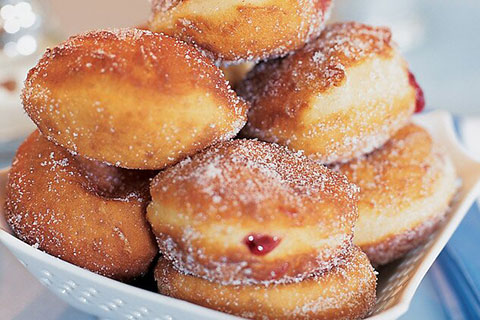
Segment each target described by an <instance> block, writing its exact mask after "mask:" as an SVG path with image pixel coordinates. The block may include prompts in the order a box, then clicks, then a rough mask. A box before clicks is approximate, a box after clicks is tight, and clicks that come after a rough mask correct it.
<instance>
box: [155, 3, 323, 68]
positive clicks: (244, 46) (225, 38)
mask: <svg viewBox="0 0 480 320" xmlns="http://www.w3.org/2000/svg"><path fill="white" fill-rule="evenodd" d="M331 2H332V1H331V0H263V1H253V0H228V1H214V0H189V1H183V0H173V1H171V0H169V1H167V0H154V1H152V11H153V13H152V18H151V19H150V28H151V29H152V30H154V31H157V32H164V33H165V34H168V35H172V36H175V37H177V38H180V39H182V40H185V41H188V42H191V43H194V44H197V45H198V46H200V47H202V48H204V49H207V50H208V51H209V52H211V53H212V54H213V56H214V57H215V58H217V59H221V60H223V61H242V60H258V59H266V58H272V57H276V56H282V55H285V54H287V53H289V52H291V51H293V50H296V49H299V48H301V47H302V46H303V45H305V43H306V42H308V41H310V40H312V39H314V38H316V37H317V36H318V35H319V34H320V32H321V30H322V28H323V25H324V23H325V20H326V19H327V18H328V15H329V13H330V8H331Z"/></svg>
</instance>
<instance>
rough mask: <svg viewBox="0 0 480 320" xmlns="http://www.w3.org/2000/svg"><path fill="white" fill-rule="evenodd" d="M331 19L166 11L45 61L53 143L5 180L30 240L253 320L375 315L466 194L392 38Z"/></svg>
mask: <svg viewBox="0 0 480 320" xmlns="http://www.w3.org/2000/svg"><path fill="white" fill-rule="evenodd" d="M331 6H332V1H331V0H282V1H272V0H266V1H261V2H258V1H257V2H253V1H244V0H242V1H237V0H229V1H223V2H219V1H211V0H207V1H205V0H202V1H200V0H190V1H181V0H176V1H165V0H157V1H152V8H153V10H152V17H151V20H150V22H149V25H148V28H144V27H142V28H141V29H140V28H127V29H115V30H100V31H92V32H88V33H85V34H81V35H77V36H73V37H71V38H70V39H68V40H67V41H65V42H64V43H62V44H60V45H58V46H56V47H54V48H52V49H48V50H47V52H46V53H45V55H44V56H43V57H42V58H41V59H40V61H39V62H38V64H37V65H36V66H35V67H34V68H33V69H32V70H30V72H29V73H28V76H27V80H26V82H25V89H24V91H23V95H22V99H23V104H24V108H25V111H26V112H27V114H28V115H29V116H30V118H31V119H32V120H33V121H34V123H35V124H36V125H37V127H38V130H36V131H35V132H34V133H32V135H31V136H30V137H28V138H27V139H26V140H25V142H24V143H23V144H22V145H21V146H20V148H19V149H18V152H17V154H16V156H15V158H14V160H13V163H12V168H11V170H10V174H9V181H8V185H7V199H6V217H7V220H8V222H9V224H10V226H11V227H12V230H13V231H14V233H15V234H16V235H17V237H18V238H20V239H21V240H23V241H25V242H26V243H28V244H30V245H32V246H35V247H36V248H38V249H40V250H43V251H45V252H47V253H49V254H51V255H54V256H56V257H59V258H61V259H64V260H66V261H68V262H70V263H73V264H75V265H77V266H80V267H83V268H86V269H88V270H91V271H93V272H96V273H99V274H101V275H104V276H108V277H111V278H113V279H117V280H120V281H127V282H128V281H131V280H133V279H135V278H138V277H142V276H143V275H144V274H146V273H147V272H148V271H149V270H151V269H152V268H153V267H154V275H155V279H156V282H157V285H158V291H159V292H160V293H161V294H164V295H168V296H171V297H175V298H179V299H183V300H186V301H190V302H192V303H195V304H199V305H202V306H205V307H208V308H212V309H215V310H219V311H223V312H226V313H230V314H233V315H238V316H242V317H245V318H253V319H358V318H362V317H365V316H366V315H368V314H369V312H370V311H371V309H372V307H373V306H374V304H375V289H376V273H375V271H374V268H373V266H372V264H373V265H374V266H379V265H383V264H386V263H388V262H390V261H393V260H395V259H398V258H400V257H402V256H403V255H405V254H406V253H407V252H409V251H410V250H411V249H413V248H415V247H417V246H418V245H420V244H421V243H422V242H424V241H425V240H426V239H427V238H428V237H429V235H430V234H431V233H432V232H434V231H435V229H436V228H437V227H438V226H439V225H440V224H441V221H442V219H443V218H444V216H445V213H446V212H447V209H448V206H449V203H450V201H451V199H452V198H453V196H454V194H455V191H456V174H455V170H454V167H453V165H452V162H451V160H450V159H449V158H448V156H447V155H446V153H445V152H444V151H443V150H442V149H441V146H439V145H437V144H436V143H435V141H433V139H432V138H431V137H430V135H429V133H428V132H427V131H426V130H424V129H422V128H421V127H419V126H417V125H415V124H413V123H412V122H411V117H412V115H413V114H414V113H415V112H420V111H422V109H423V108H424V105H425V100H424V96H423V92H422V89H421V88H420V86H419V85H418V84H417V82H416V80H415V77H414V76H413V74H412V73H411V72H410V71H409V68H408V65H407V63H406V62H405V60H404V59H403V57H402V56H401V54H400V53H399V50H398V49H397V48H396V47H395V44H394V43H393V42H392V36H391V33H390V31H389V30H388V29H386V28H379V27H372V26H367V25H363V24H359V23H355V22H349V23H334V24H330V25H326V24H325V22H326V19H327V18H328V15H329V13H330V9H331ZM147 29H150V30H151V31H150V30H147ZM222 70H223V71H225V73H226V75H225V74H224V72H223V71H222ZM232 86H233V87H234V89H235V91H234V90H233V89H232Z"/></svg>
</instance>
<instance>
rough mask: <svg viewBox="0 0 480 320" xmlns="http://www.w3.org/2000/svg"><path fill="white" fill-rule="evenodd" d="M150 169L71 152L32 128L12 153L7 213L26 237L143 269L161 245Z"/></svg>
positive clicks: (59, 252)
mask: <svg viewBox="0 0 480 320" xmlns="http://www.w3.org/2000/svg"><path fill="white" fill-rule="evenodd" d="M86 170H89V171H86ZM153 174H154V173H153V172H149V171H137V170H126V169H119V168H115V167H108V166H106V165H104V164H101V163H97V162H91V161H89V160H85V159H81V158H79V157H78V156H72V155H71V154H70V153H69V152H68V151H66V150H64V149H63V148H60V147H58V146H56V145H55V144H53V143H52V142H49V141H47V140H46V139H45V138H44V137H42V136H41V135H40V134H39V132H38V131H35V132H34V133H33V134H32V135H30V137H28V138H27V139H26V140H25V142H24V143H23V144H22V145H21V146H20V148H19V149H18V151H17V154H16V157H15V159H14V160H13V164H12V168H11V169H10V173H9V178H8V184H7V200H6V218H7V221H8V223H9V224H10V226H11V228H12V230H13V231H14V233H15V234H16V235H17V237H18V238H20V239H21V240H22V241H24V242H26V243H28V244H30V245H32V246H34V247H36V248H38V249H40V250H42V251H45V252H47V253H49V254H51V255H53V256H56V257H59V258H61V259H63V260H66V261H68V262H70V263H73V264H75V265H77V266H80V267H83V268H86V269H89V270H91V271H93V272H96V273H99V274H101V275H104V276H108V277H111V278H115V279H119V280H130V279H133V278H135V277H138V276H141V275H143V274H144V273H145V272H146V271H147V269H148V267H149V266H150V263H151V262H152V260H153V259H154V257H155V256H156V254H157V252H158V249H157V246H156V245H155V240H154V237H153V235H152V233H151V231H150V227H149V225H148V223H147V221H146V219H145V207H146V204H147V201H148V200H149V193H148V185H149V181H150V179H151V177H152V176H153Z"/></svg>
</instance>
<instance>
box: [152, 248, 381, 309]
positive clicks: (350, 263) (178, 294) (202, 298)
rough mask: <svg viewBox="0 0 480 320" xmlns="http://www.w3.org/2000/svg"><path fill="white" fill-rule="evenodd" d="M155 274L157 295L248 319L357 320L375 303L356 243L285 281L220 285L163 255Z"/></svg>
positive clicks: (368, 271)
mask: <svg viewBox="0 0 480 320" xmlns="http://www.w3.org/2000/svg"><path fill="white" fill-rule="evenodd" d="M155 278H156V280H157V285H158V290H159V292H160V293H161V294H164V295H168V296H172V297H174V298H178V299H183V300H186V301H189V302H192V303H195V304H199V305H201V306H204V307H207V308H211V309H215V310H219V311H222V312H226V313H230V314H234V315H237V316H240V317H243V318H248V319H360V318H363V317H364V316H366V315H367V313H368V311H369V310H370V309H371V308H372V307H373V305H374V303H375V287H376V277H375V274H374V271H373V268H372V266H371V264H370V262H369V261H368V258H367V257H366V255H365V254H364V253H363V252H361V251H360V250H359V249H358V248H356V247H354V248H353V249H352V250H351V252H350V253H349V255H348V257H347V260H346V262H345V263H344V264H342V265H339V266H337V267H335V268H333V269H331V270H330V271H328V272H325V273H323V274H322V275H320V276H316V277H312V278H308V279H305V280H304V281H301V282H297V283H291V284H273V285H269V286H264V285H250V286H248V285H243V286H242V285H240V286H238V285H237V286H235V285H228V286H224V285H220V284H217V283H213V282H209V281H207V280H204V279H201V278H196V277H194V276H191V275H184V274H182V273H181V272H178V271H177V270H175V269H174V268H173V267H172V266H171V265H170V263H169V262H168V261H167V260H165V259H160V260H159V262H158V264H157V267H156V269H155Z"/></svg>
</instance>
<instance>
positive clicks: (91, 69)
mask: <svg viewBox="0 0 480 320" xmlns="http://www.w3.org/2000/svg"><path fill="white" fill-rule="evenodd" d="M23 104H24V107H25V110H26V112H27V113H28V115H29V116H30V117H31V118H32V120H33V121H34V122H35V124H37V126H38V128H39V129H40V131H41V132H42V134H43V135H45V136H46V137H47V138H48V139H49V140H52V141H54V142H55V143H57V144H59V145H61V146H63V147H64V148H67V149H68V150H69V151H71V152H74V153H78V154H79V155H81V156H83V157H87V158H90V159H93V160H98V161H102V162H107V163H110V164H114V165H115V166H119V167H124V168H130V169H160V168H163V167H165V166H167V165H169V164H172V163H175V162H178V161H180V160H181V159H183V158H184V157H186V156H188V155H190V154H194V153H196V152H197V151H199V150H201V149H204V148H206V147H208V146H209V145H211V144H214V143H216V142H219V141H222V140H225V139H228V138H231V137H233V136H235V135H236V134H237V132H238V131H239V130H240V129H241V128H242V126H243V125H244V123H245V121H246V112H247V107H246V104H245V103H244V102H243V101H242V100H241V99H239V98H238V97H237V96H236V94H235V93H234V92H233V91H232V90H231V88H230V86H229V85H228V83H227V81H226V80H225V78H224V76H223V73H222V72H221V71H220V70H219V69H218V68H217V67H216V66H215V65H213V64H212V62H211V61H210V60H209V59H208V58H205V57H204V56H203V55H202V53H200V52H199V51H198V50H197V49H195V48H193V47H192V46H190V45H187V44H185V43H183V42H181V41H179V40H176V39H173V38H170V37H168V36H164V35H161V34H155V33H152V32H150V31H146V30H138V29H120V30H112V31H93V32H89V33H86V34H82V35H77V36H74V37H71V38H70V39H68V40H67V41H66V42H64V43H63V44H61V45H58V46H57V47H55V48H53V49H48V50H47V52H46V53H45V55H44V56H43V58H42V59H41V60H40V61H39V63H38V64H37V66H35V67H34V68H33V69H32V70H30V72H29V73H28V76H27V80H26V82H25V90H24V93H23Z"/></svg>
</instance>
